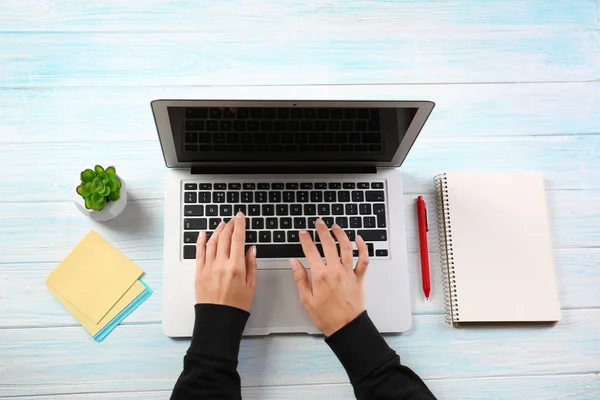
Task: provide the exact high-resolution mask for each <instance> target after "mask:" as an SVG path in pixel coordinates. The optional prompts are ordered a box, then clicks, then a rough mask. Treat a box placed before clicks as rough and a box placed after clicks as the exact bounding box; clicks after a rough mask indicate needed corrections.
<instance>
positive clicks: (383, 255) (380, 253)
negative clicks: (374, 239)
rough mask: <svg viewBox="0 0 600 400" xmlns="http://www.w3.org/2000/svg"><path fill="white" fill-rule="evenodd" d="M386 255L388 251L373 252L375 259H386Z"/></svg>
mask: <svg viewBox="0 0 600 400" xmlns="http://www.w3.org/2000/svg"><path fill="white" fill-rule="evenodd" d="M387 255H388V251H387V250H385V249H381V250H375V256H376V257H387Z"/></svg>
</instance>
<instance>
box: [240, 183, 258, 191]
mask: <svg viewBox="0 0 600 400" xmlns="http://www.w3.org/2000/svg"><path fill="white" fill-rule="evenodd" d="M242 187H243V188H244V190H254V189H255V188H256V184H254V183H244V184H243V185H242Z"/></svg>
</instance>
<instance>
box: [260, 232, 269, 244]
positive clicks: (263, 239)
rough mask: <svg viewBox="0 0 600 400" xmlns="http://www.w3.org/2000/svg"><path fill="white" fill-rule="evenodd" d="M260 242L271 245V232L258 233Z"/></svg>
mask: <svg viewBox="0 0 600 400" xmlns="http://www.w3.org/2000/svg"><path fill="white" fill-rule="evenodd" d="M258 241H259V242H260V243H270V242H271V232H269V231H261V232H259V233H258Z"/></svg>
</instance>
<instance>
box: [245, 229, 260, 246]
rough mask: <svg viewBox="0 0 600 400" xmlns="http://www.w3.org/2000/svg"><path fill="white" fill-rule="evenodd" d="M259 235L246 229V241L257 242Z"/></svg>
mask: <svg viewBox="0 0 600 400" xmlns="http://www.w3.org/2000/svg"><path fill="white" fill-rule="evenodd" d="M257 236H258V235H257V233H256V232H255V231H246V243H256V241H257Z"/></svg>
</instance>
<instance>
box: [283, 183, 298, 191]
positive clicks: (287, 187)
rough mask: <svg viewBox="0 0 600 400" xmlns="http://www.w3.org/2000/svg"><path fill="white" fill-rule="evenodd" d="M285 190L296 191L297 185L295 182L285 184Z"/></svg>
mask: <svg viewBox="0 0 600 400" xmlns="http://www.w3.org/2000/svg"><path fill="white" fill-rule="evenodd" d="M285 188H286V189H289V190H296V189H298V184H297V183H295V182H288V183H286V184H285Z"/></svg>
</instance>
